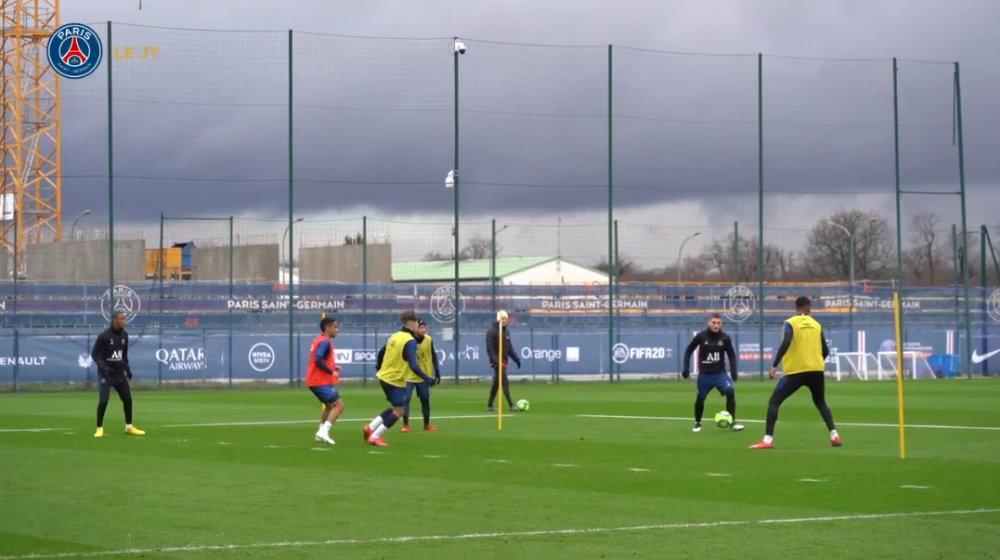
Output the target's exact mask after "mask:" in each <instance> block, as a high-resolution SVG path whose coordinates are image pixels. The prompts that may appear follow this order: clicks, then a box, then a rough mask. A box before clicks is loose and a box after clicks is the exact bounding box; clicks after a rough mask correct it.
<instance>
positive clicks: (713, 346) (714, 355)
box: [681, 313, 743, 432]
mask: <svg viewBox="0 0 1000 560" xmlns="http://www.w3.org/2000/svg"><path fill="white" fill-rule="evenodd" d="M695 350H698V398H697V399H696V400H695V401H694V431H695V432H700V431H701V418H702V415H703V414H704V413H705V398H706V397H708V395H709V394H710V393H711V392H712V389H718V390H719V394H720V395H725V397H726V410H727V411H729V414H730V415H731V416H732V417H733V420H732V422H733V424H732V426H731V427H730V429H731V430H733V431H734V432H738V431H740V430H742V429H743V426H741V425H739V424H737V423H736V389H734V388H733V383H734V382H735V381H736V378H737V377H738V376H739V374H738V373H736V350H735V349H734V348H733V341H732V340H731V339H730V338H729V335H728V334H726V333H724V332H722V316H720V315H719V314H718V313H712V315H711V317H710V318H709V320H708V328H707V329H705V330H703V331H701V332H700V333H698V334H696V335H694V338H692V339H691V343H690V344H688V347H687V349H686V350H684V365H683V366H682V369H681V375H682V376H684V379H687V378H688V377H690V376H691V371H690V369H688V368H689V367H690V366H689V364H690V363H691V355H692V354H693V353H694V351H695ZM725 357H728V358H729V370H730V371H731V372H732V375H733V378H732V380H730V379H729V375H727V374H726V361H725Z"/></svg>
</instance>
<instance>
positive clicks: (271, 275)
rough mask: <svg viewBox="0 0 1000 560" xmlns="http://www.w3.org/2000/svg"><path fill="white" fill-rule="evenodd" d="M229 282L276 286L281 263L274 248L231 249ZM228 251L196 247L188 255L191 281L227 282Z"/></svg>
mask: <svg viewBox="0 0 1000 560" xmlns="http://www.w3.org/2000/svg"><path fill="white" fill-rule="evenodd" d="M231 249H232V253H233V255H232V257H233V280H234V281H236V282H278V273H279V272H280V269H281V259H280V256H279V250H278V245H277V244H275V245H243V246H237V247H232V248H231ZM229 252H230V247H198V248H196V249H193V250H192V252H191V280H194V281H199V280H202V281H212V282H228V281H229Z"/></svg>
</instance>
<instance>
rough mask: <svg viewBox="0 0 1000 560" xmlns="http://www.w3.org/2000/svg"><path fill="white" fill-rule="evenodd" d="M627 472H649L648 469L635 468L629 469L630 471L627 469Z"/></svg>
mask: <svg viewBox="0 0 1000 560" xmlns="http://www.w3.org/2000/svg"><path fill="white" fill-rule="evenodd" d="M629 470H630V471H632V472H649V469H636V468H631V469H629Z"/></svg>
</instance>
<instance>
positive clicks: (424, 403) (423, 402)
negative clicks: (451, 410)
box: [420, 399, 431, 426]
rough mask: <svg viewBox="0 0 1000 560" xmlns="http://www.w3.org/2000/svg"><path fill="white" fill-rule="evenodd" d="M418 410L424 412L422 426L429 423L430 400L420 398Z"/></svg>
mask: <svg viewBox="0 0 1000 560" xmlns="http://www.w3.org/2000/svg"><path fill="white" fill-rule="evenodd" d="M420 411H421V412H423V413H424V426H426V425H428V424H430V423H431V400H430V399H420Z"/></svg>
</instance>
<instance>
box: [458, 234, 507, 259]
mask: <svg viewBox="0 0 1000 560" xmlns="http://www.w3.org/2000/svg"><path fill="white" fill-rule="evenodd" d="M500 250H501V247H500V246H499V245H497V254H499V253H500ZM458 258H459V259H460V260H463V261H467V260H481V259H490V258H493V242H492V241H491V240H489V239H486V238H485V237H481V236H478V235H477V236H475V237H473V238H472V239H469V241H467V242H466V243H465V247H463V248H462V250H461V251H459V253H458Z"/></svg>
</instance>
